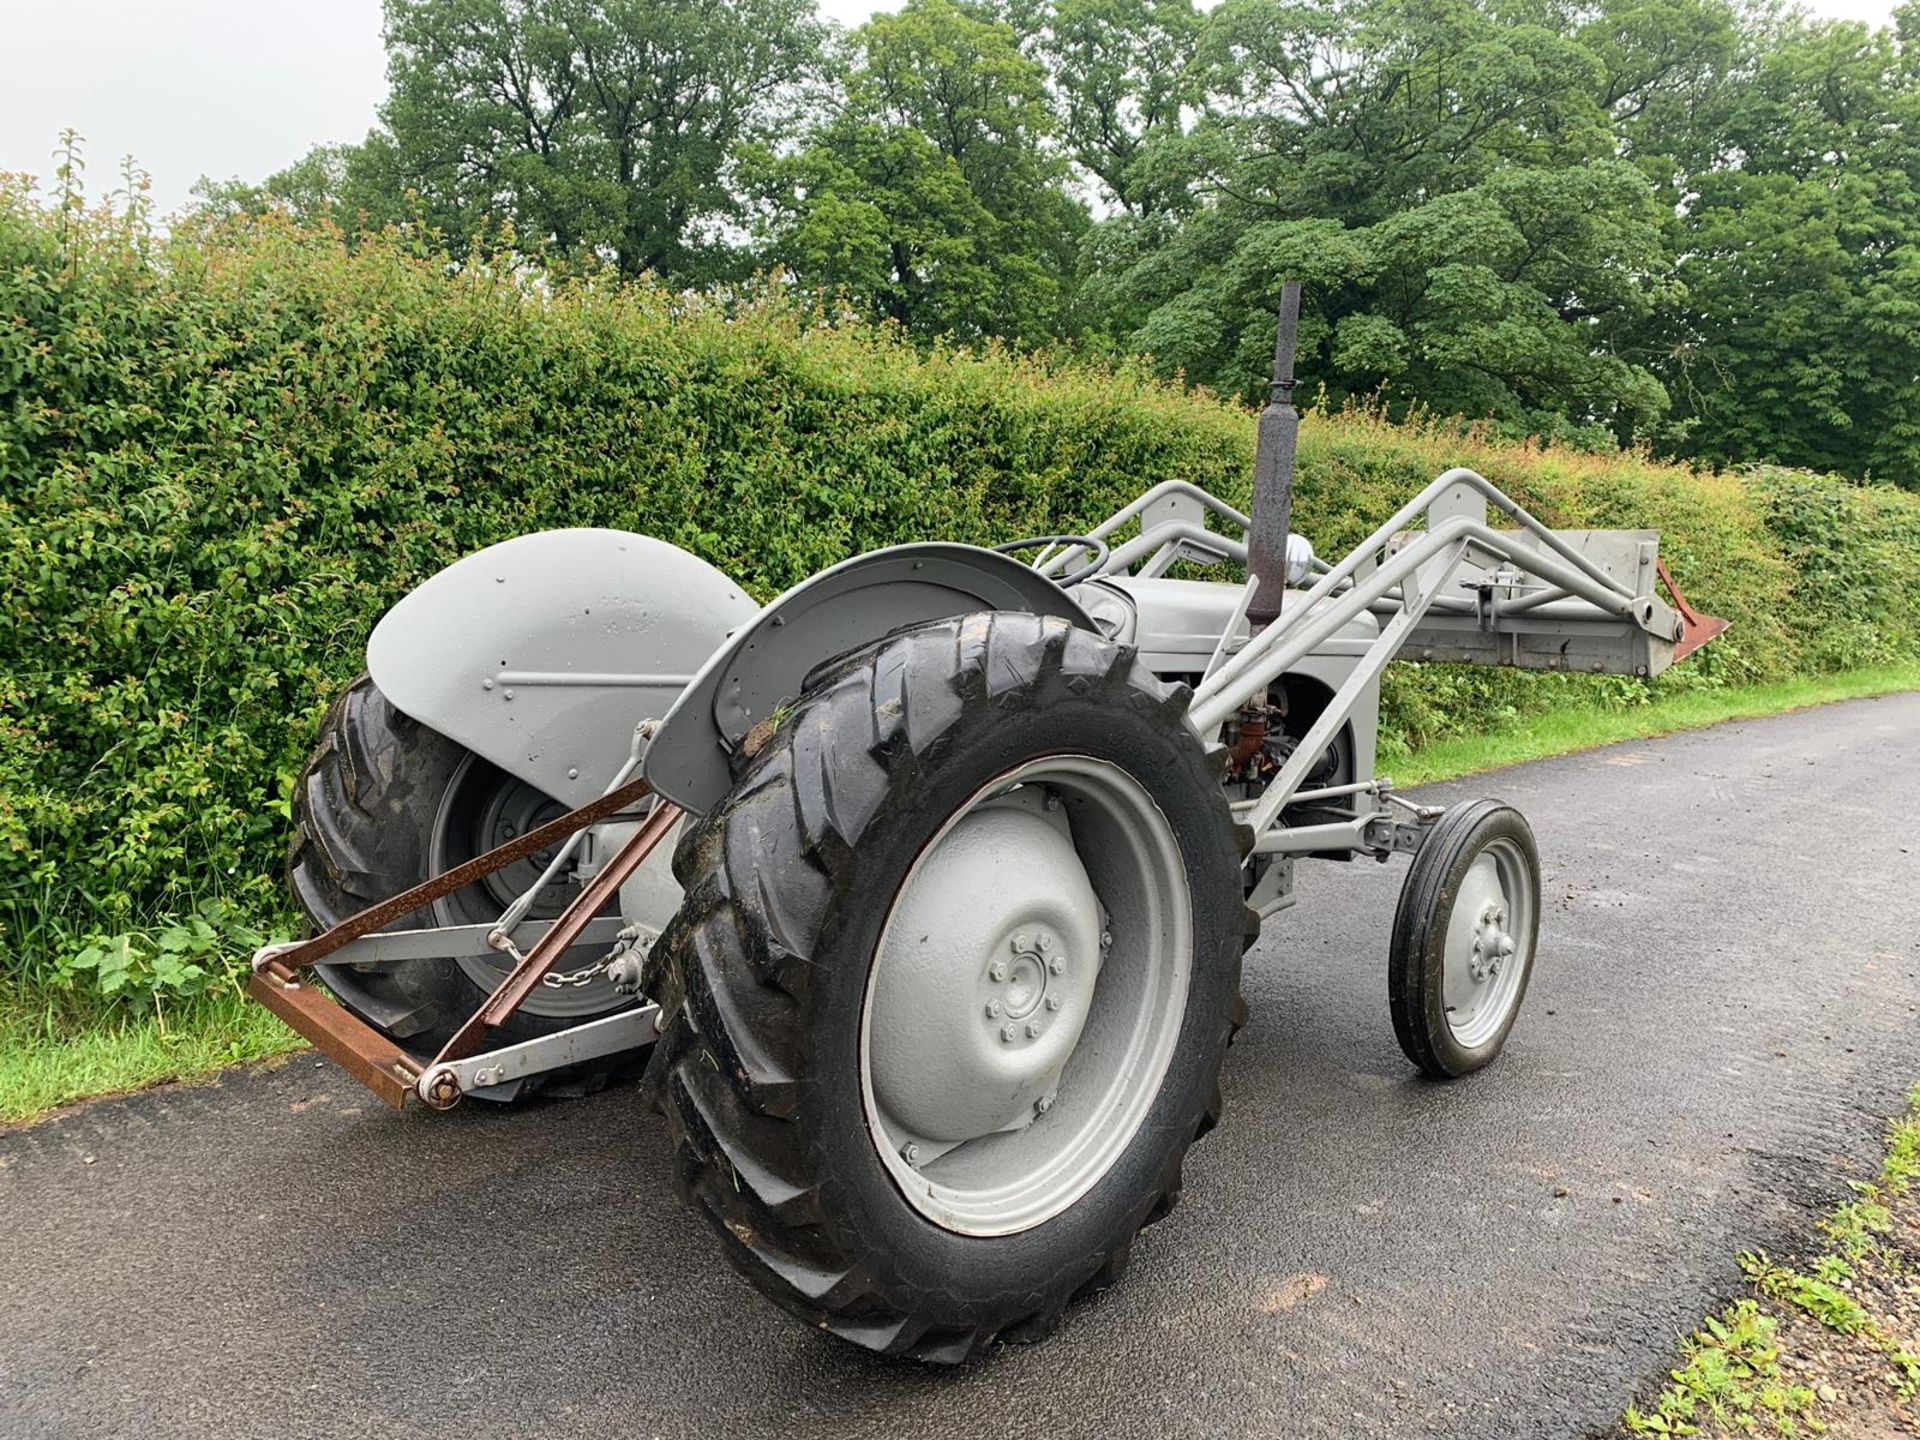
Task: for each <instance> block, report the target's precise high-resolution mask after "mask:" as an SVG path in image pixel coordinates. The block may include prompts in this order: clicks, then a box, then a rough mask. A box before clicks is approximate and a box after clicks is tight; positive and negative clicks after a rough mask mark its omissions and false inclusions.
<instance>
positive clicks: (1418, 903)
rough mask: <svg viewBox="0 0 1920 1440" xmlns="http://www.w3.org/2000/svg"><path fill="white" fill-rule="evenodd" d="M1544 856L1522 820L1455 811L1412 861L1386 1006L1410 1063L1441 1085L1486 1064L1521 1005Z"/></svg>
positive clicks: (1495, 812) (1483, 810) (1499, 809)
mask: <svg viewBox="0 0 1920 1440" xmlns="http://www.w3.org/2000/svg"><path fill="white" fill-rule="evenodd" d="M1539 931H1540V852H1539V850H1538V848H1537V847H1536V846H1535V845H1534V841H1533V829H1532V827H1530V826H1529V825H1528V824H1527V819H1526V816H1524V815H1522V814H1521V813H1520V812H1519V811H1518V810H1516V809H1514V808H1513V807H1512V806H1511V805H1503V804H1501V803H1500V802H1499V801H1497V800H1475V801H1472V802H1470V803H1467V804H1461V805H1455V806H1453V807H1452V808H1450V809H1449V810H1448V811H1447V812H1446V813H1445V814H1444V815H1442V816H1441V817H1440V819H1439V821H1438V823H1436V824H1435V825H1434V827H1433V829H1432V831H1430V832H1429V833H1428V835H1427V838H1426V840H1425V842H1424V843H1423V844H1422V845H1421V847H1420V849H1419V851H1418V852H1417V853H1416V854H1415V855H1414V857H1413V864H1412V866H1411V867H1410V868H1409V869H1408V871H1407V878H1406V883H1405V884H1404V885H1402V887H1401V889H1400V904H1399V907H1398V908H1397V909H1396V910H1395V912H1394V917H1393V939H1392V942H1391V946H1390V949H1389V953H1388V962H1387V1000H1388V1005H1389V1007H1390V1008H1391V1010H1392V1012H1393V1032H1394V1035H1395V1036H1396V1037H1397V1038H1398V1039H1399V1041H1400V1048H1401V1050H1402V1051H1404V1052H1405V1053H1406V1057H1407V1058H1408V1059H1409V1060H1411V1061H1412V1062H1413V1063H1414V1064H1415V1065H1417V1066H1419V1067H1420V1069H1421V1070H1423V1071H1425V1072H1426V1073H1427V1074H1428V1075H1430V1076H1432V1077H1434V1078H1435V1079H1437V1080H1451V1079H1454V1078H1456V1077H1458V1076H1461V1075H1465V1074H1468V1073H1469V1072H1471V1071H1474V1070H1478V1069H1480V1068H1481V1067H1482V1066H1484V1065H1487V1064H1489V1063H1490V1062H1491V1061H1492V1060H1493V1058H1494V1057H1495V1056H1496V1055H1498V1054H1499V1053H1500V1047H1501V1046H1503V1045H1505V1044H1506V1043H1507V1034H1508V1032H1509V1031H1511V1030H1512V1029H1513V1022H1514V1019H1515V1017H1516V1016H1518V1015H1519V1013H1520V1002H1521V1001H1522V1000H1524V999H1525V998H1526V994H1527V980H1528V978H1529V977H1530V976H1531V975H1532V973H1533V952H1534V946H1535V943H1536V941H1537V939H1538V937H1539Z"/></svg>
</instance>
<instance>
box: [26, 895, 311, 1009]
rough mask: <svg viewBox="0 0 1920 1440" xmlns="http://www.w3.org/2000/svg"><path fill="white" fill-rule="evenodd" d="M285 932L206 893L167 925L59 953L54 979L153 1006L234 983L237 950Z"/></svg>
mask: <svg viewBox="0 0 1920 1440" xmlns="http://www.w3.org/2000/svg"><path fill="white" fill-rule="evenodd" d="M285 938H286V937H285V936H284V935H271V936H270V935H269V933H268V932H267V931H265V930H262V929H260V928H258V927H257V926H255V925H253V924H251V923H249V922H248V921H247V920H246V919H245V918H244V917H243V916H242V915H241V914H240V913H239V912H237V911H236V910H235V909H234V908H233V906H232V905H230V904H229V903H227V902H225V901H222V900H217V899H209V900H203V901H201V902H200V904H199V905H198V906H197V907H195V909H194V910H193V911H192V912H191V913H189V914H188V915H186V916H185V917H183V918H181V919H179V920H176V921H174V922H173V923H171V924H168V925H164V926H160V927H157V928H154V929H147V930H124V931H121V932H120V933H119V934H117V935H95V936H92V937H89V939H88V940H87V942H86V944H84V945H83V946H82V947H81V948H80V949H78V950H76V951H73V952H71V953H67V954H62V955H59V956H57V957H56V959H55V961H54V972H55V979H56V983H57V984H58V985H59V986H60V987H61V988H63V989H66V990H70V991H78V992H82V993H91V994H93V995H96V996H98V997H100V998H102V999H105V1000H118V1001H122V1002H124V1003H126V1004H129V1005H131V1006H132V1007H133V1008H135V1009H148V1008H151V1007H154V1006H157V1005H159V1004H160V1003H162V1002H163V1001H166V1000H190V999H192V998H194V997H195V996H199V995H205V994H208V993H210V992H212V991H214V990H218V989H221V988H224V987H227V986H231V985H232V984H233V983H234V979H233V975H234V972H233V969H232V966H231V963H230V962H231V958H232V957H233V956H234V955H235V954H245V953H247V952H249V951H251V950H254V949H257V948H258V947H260V946H262V945H265V944H267V943H268V942H269V940H270V939H273V940H279V939H285Z"/></svg>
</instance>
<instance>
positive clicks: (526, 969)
mask: <svg viewBox="0 0 1920 1440" xmlns="http://www.w3.org/2000/svg"><path fill="white" fill-rule="evenodd" d="M575 813H578V812H575ZM681 814H682V811H681V809H680V807H679V806H678V805H673V804H669V803H667V802H666V801H665V800H662V801H661V803H660V804H658V805H656V806H655V807H654V809H653V813H652V814H650V815H648V816H647V818H646V819H645V820H644V821H642V822H641V825H640V828H639V829H638V830H636V831H634V833H633V836H632V838H630V839H629V840H628V841H627V843H626V844H625V845H623V846H621V847H620V850H619V852H618V853H617V854H615V856H614V857H613V859H611V860H609V861H608V862H607V864H606V865H605V867H604V868H602V870H601V871H600V873H599V874H598V875H595V876H594V877H593V879H592V880H590V881H588V882H587V884H586V886H585V887H584V888H583V889H582V890H581V891H580V893H579V895H577V896H576V897H574V901H573V903H572V904H571V905H569V906H567V908H566V911H565V913H564V914H562V915H561V916H560V918H559V919H558V920H556V921H554V922H553V927H552V928H551V929H550V930H548V931H547V933H546V934H544V935H542V936H541V937H540V939H539V942H538V943H537V944H535V945H534V947H533V949H531V950H529V951H528V952H527V953H526V955H525V956H524V957H522V958H521V960H520V962H519V964H517V965H515V966H514V967H513V969H512V971H510V972H509V973H508V975H507V978H506V979H504V980H502V981H501V982H500V988H499V989H497V990H495V991H494V992H493V997H492V998H491V999H489V1000H488V1001H487V1003H486V1004H485V1005H482V1006H481V1007H480V1009H479V1010H477V1011H475V1012H474V1014H473V1015H472V1017H471V1018H469V1019H468V1021H467V1023H466V1024H464V1025H462V1026H461V1027H460V1028H459V1030H457V1031H456V1032H455V1033H454V1036H453V1038H452V1039H451V1040H449V1041H447V1043H446V1048H444V1049H443V1050H441V1052H440V1053H439V1055H437V1056H436V1057H435V1058H434V1062H433V1063H434V1064H435V1065H439V1064H442V1063H444V1062H445V1061H448V1060H464V1059H466V1058H467V1056H469V1055H471V1054H473V1053H474V1051H475V1050H476V1049H478V1048H479V1046H480V1044H481V1043H482V1042H483V1041H484V1040H485V1039H486V1038H487V1036H488V1035H489V1034H491V1033H492V1032H493V1031H495V1030H497V1029H499V1028H500V1027H501V1026H502V1025H504V1024H506V1023H507V1021H508V1020H509V1019H511V1018H512V1016H513V1013H514V1011H516V1010H518V1009H519V1008H520V1006H521V1005H522V1004H523V1003H525V1001H526V998H527V997H528V996H529V995H531V994H532V993H533V992H534V990H535V989H536V988H537V987H538V986H539V984H540V982H541V981H542V980H544V979H545V978H546V976H547V972H548V971H549V970H551V969H553V967H554V963H555V962H556V961H558V960H559V958H560V957H561V956H562V955H564V954H566V953H567V950H568V949H569V948H570V947H571V946H572V945H573V942H574V941H575V940H576V939H578V938H579V935H580V932H581V931H582V930H584V929H585V928H586V927H587V922H588V921H590V920H592V919H593V917H594V916H595V915H597V914H599V913H600V910H601V908H602V907H603V906H605V905H606V904H607V902H608V901H610V900H612V899H613V897H614V896H616V895H618V894H619V893H620V887H621V886H622V885H624V884H625V883H626V881H627V877H628V876H630V875H632V874H633V872H634V871H635V870H638V869H639V868H640V866H641V865H642V864H643V863H644V862H645V861H646V858H647V856H649V855H651V854H652V853H653V851H654V849H655V848H656V847H657V846H658V845H659V844H660V842H661V841H662V840H664V839H665V838H666V837H667V835H668V834H669V833H670V832H671V831H672V830H673V827H674V826H675V825H676V824H678V823H679V820H680V816H681ZM429 1068H431V1067H429Z"/></svg>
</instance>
